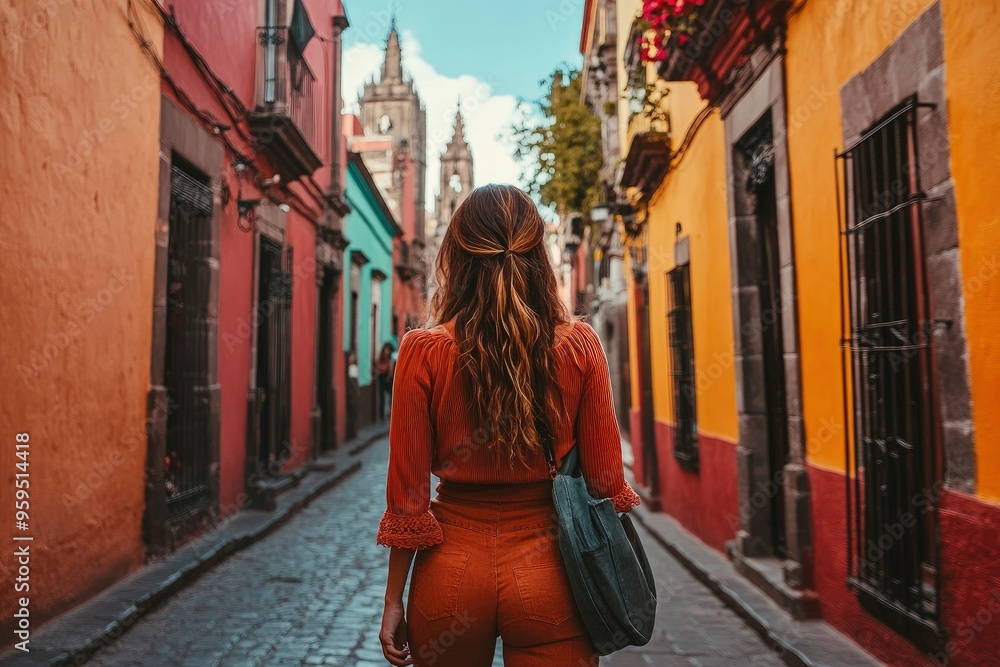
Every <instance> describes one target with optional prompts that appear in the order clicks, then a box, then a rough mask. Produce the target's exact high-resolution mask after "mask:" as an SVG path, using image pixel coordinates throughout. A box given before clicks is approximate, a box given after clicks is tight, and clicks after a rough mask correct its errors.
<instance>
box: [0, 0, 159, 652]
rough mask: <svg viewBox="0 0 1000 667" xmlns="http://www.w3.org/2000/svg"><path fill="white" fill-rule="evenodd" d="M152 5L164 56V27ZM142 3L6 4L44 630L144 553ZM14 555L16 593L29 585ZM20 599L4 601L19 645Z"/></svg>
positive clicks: (149, 96)
mask: <svg viewBox="0 0 1000 667" xmlns="http://www.w3.org/2000/svg"><path fill="white" fill-rule="evenodd" d="M136 7H138V8H140V9H139V11H140V13H141V14H142V17H143V23H144V26H145V29H146V30H147V33H148V34H147V38H148V39H149V40H150V42H151V44H152V45H153V48H155V49H157V50H159V49H160V48H161V44H162V41H163V37H162V32H161V29H160V27H159V25H158V23H157V19H156V18H154V17H153V16H152V15H150V14H147V13H145V11H144V10H142V9H141V8H142V7H143V5H142V3H137V4H136ZM125 8H126V2H125V0H94V1H93V2H88V3H83V4H80V3H68V2H58V3H52V2H42V1H41V0H37V1H29V2H21V3H13V4H12V3H4V4H3V6H2V7H0V18H2V20H3V23H4V25H5V26H7V27H8V28H9V29H10V32H9V33H7V34H6V35H5V37H4V45H3V48H0V71H2V72H4V77H3V78H4V81H5V85H6V87H7V91H6V94H4V95H3V96H2V97H0V145H2V146H3V151H4V154H5V155H7V156H16V157H15V159H14V161H13V162H11V161H8V162H6V164H5V165H4V168H3V174H2V179H0V183H2V186H0V187H2V190H0V197H2V199H3V202H4V211H3V216H2V217H0V266H2V267H3V269H4V270H3V280H0V303H3V317H2V318H0V340H2V341H3V351H4V354H3V359H4V362H3V375H2V378H0V379H2V386H3V400H2V401H0V424H2V426H3V429H2V433H3V435H2V437H3V439H4V441H5V442H4V446H3V447H2V448H0V449H2V451H3V455H2V459H0V460H2V466H3V479H4V483H3V488H2V492H0V507H2V508H3V511H4V512H7V513H8V514H7V515H6V516H7V520H9V521H13V508H14V499H13V488H14V472H15V470H14V461H15V459H14V457H13V452H14V447H13V442H14V434H15V433H17V432H22V431H23V432H28V433H29V434H30V438H31V440H30V442H31V449H30V452H31V453H30V455H29V459H28V460H29V468H28V471H29V473H30V478H29V481H30V487H29V492H30V494H31V495H30V500H29V502H30V508H29V512H30V515H29V516H30V530H29V531H28V533H27V534H30V535H33V536H34V541H33V542H31V543H30V544H31V547H30V550H31V554H32V556H33V557H32V559H31V573H30V582H29V584H30V586H31V589H30V591H29V592H28V593H27V594H26V595H27V596H28V597H29V598H30V610H31V619H32V623H33V627H35V628H37V623H38V622H40V621H41V620H43V619H44V618H46V617H47V616H48V615H50V614H51V613H52V610H54V609H58V610H63V609H65V608H67V607H68V606H69V605H70V604H72V603H74V602H76V601H79V600H80V599H82V598H84V597H86V596H87V595H89V594H91V593H93V592H96V591H98V590H100V589H102V588H103V587H104V586H106V585H108V584H109V583H111V582H112V581H114V580H117V579H118V578H120V577H122V576H124V575H126V574H128V573H129V572H130V571H132V570H134V569H135V568H137V567H138V566H140V565H141V563H142V561H143V554H144V548H143V542H142V534H141V522H142V515H143V509H144V495H143V485H144V481H145V472H144V468H145V458H146V439H145V431H144V420H145V417H146V392H147V391H148V389H149V365H150V361H149V359H150V344H151V341H150V338H151V331H152V295H153V263H154V250H155V243H154V225H155V222H156V207H157V196H158V179H159V159H158V153H159V127H160V120H159V111H160V79H159V75H158V73H157V71H156V69H155V68H154V66H153V65H152V63H151V62H150V60H149V59H148V58H147V57H146V56H145V55H144V54H143V52H142V50H141V48H140V46H139V44H138V42H137V39H136V37H135V36H134V35H133V34H132V32H131V31H130V29H129V27H128V24H127V22H126V13H125V12H126V9H125ZM12 568H13V562H12V556H11V550H5V555H4V556H3V557H2V560H0V577H2V582H0V585H2V587H3V588H4V590H7V591H8V592H9V591H11V590H12V589H11V583H10V580H11V577H12V575H13V569H12ZM14 602H15V598H14V596H13V595H4V596H3V597H2V602H0V616H2V618H3V620H2V621H0V625H2V630H3V637H4V639H3V642H2V643H3V645H9V644H10V643H11V640H12V638H13V635H12V634H10V632H9V630H10V627H11V626H10V620H11V614H12V610H13V607H12V604H13V603H14Z"/></svg>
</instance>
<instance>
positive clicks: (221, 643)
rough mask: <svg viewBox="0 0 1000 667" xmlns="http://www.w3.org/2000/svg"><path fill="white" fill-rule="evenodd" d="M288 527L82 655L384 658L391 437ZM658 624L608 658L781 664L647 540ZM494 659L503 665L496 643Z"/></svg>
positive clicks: (171, 660)
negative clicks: (645, 641)
mask: <svg viewBox="0 0 1000 667" xmlns="http://www.w3.org/2000/svg"><path fill="white" fill-rule="evenodd" d="M363 458H364V465H363V467H362V468H361V470H360V471H359V472H358V473H356V474H355V475H353V476H352V477H350V478H349V479H347V480H346V481H345V482H344V483H342V484H341V485H340V486H337V487H335V488H334V489H332V490H331V491H330V492H328V493H326V494H325V495H323V496H321V497H319V498H318V499H317V500H316V501H315V502H313V503H312V504H311V505H310V506H309V507H307V508H306V509H305V510H303V511H302V512H301V513H300V514H299V515H298V516H297V517H295V518H294V519H292V521H290V522H289V523H288V524H287V525H286V526H284V527H282V528H281V529H279V530H278V531H276V532H275V533H274V534H273V535H271V536H270V537H268V538H267V539H265V540H263V541H262V542H259V543H257V544H255V545H253V546H251V547H250V548H248V549H246V550H244V551H241V552H239V553H238V554H236V555H235V556H233V557H232V558H230V559H229V560H227V561H225V562H224V563H223V564H222V565H220V566H219V567H218V568H216V569H215V570H213V571H212V572H209V573H208V574H206V575H204V576H203V577H202V578H201V579H199V580H198V581H197V582H196V583H195V584H193V585H192V586H191V587H189V588H187V589H185V590H184V591H182V592H181V593H180V594H178V595H177V596H175V597H174V598H172V599H171V600H170V601H169V602H168V603H166V604H165V605H164V606H163V607H162V608H160V609H159V610H157V611H155V612H154V613H152V614H150V615H149V616H148V617H147V618H145V619H144V620H142V621H141V622H139V623H138V624H137V625H136V626H135V627H134V628H132V629H131V630H130V631H129V632H128V633H127V634H125V635H124V636H123V637H122V638H121V639H119V640H118V641H117V642H116V643H114V644H112V645H111V646H110V647H108V648H107V649H105V650H104V651H102V652H101V653H99V654H98V655H97V656H95V658H94V659H93V660H92V661H90V662H89V663H88V664H90V665H94V666H95V667H96V666H100V667H132V666H136V667H138V666H140V665H164V666H167V665H170V666H173V665H176V666H178V667H213V666H219V667H229V666H233V667H251V666H258V665H259V666H262V667H271V666H274V667H283V666H292V665H296V666H298V665H338V666H339V667H375V666H376V665H377V666H382V665H385V664H387V663H386V662H385V660H384V659H383V657H382V652H381V650H380V648H379V642H378V627H379V620H380V618H381V612H382V607H381V601H382V595H383V591H384V586H385V572H386V563H387V558H388V553H389V552H388V550H387V549H385V548H383V547H380V546H378V545H376V544H375V530H376V527H377V525H378V521H379V518H380V517H381V513H382V510H383V509H384V502H385V501H384V495H383V489H384V482H385V474H386V462H387V460H388V441H387V440H386V439H382V440H380V441H378V442H377V443H376V444H375V445H373V446H372V447H370V448H369V449H368V450H367V452H365V453H364V454H363ZM645 544H646V548H647V550H648V553H649V556H650V559H651V561H652V564H653V567H654V569H655V571H656V573H657V577H658V580H657V589H658V591H659V593H660V603H659V608H658V614H657V624H658V628H657V632H656V635H655V636H654V638H653V640H652V641H651V642H650V644H649V645H647V646H645V647H642V648H641V649H633V650H628V651H623V652H620V653H618V654H615V655H614V656H612V657H608V658H603V659H602V660H601V664H602V665H605V666H609V667H638V666H640V665H649V666H655V667H675V666H677V667H679V666H682V665H697V666H700V667H710V666H723V665H740V667H764V666H770V665H781V664H783V663H782V662H781V660H780V659H779V658H778V657H777V656H776V655H774V654H773V653H772V652H770V651H769V650H768V648H767V646H765V645H764V644H763V643H762V642H761V641H760V639H759V638H758V637H757V635H755V634H754V633H753V632H752V631H751V630H749V629H748V628H746V627H745V626H744V625H743V623H742V621H741V620H740V619H739V618H738V617H737V616H736V615H735V614H733V613H732V612H731V611H730V610H729V609H727V608H726V607H725V606H723V604H722V603H721V602H719V601H718V600H717V599H716V598H715V597H714V596H713V595H712V594H711V593H710V592H709V591H708V590H707V589H705V588H704V587H703V586H702V585H701V584H700V583H699V582H698V581H697V580H695V579H694V578H693V577H691V576H690V575H689V574H688V573H687V572H686V571H685V570H684V569H683V568H682V567H681V566H680V565H679V564H678V563H677V562H676V561H675V560H674V559H673V558H671V557H670V556H669V555H668V554H667V553H666V552H665V551H664V550H663V549H662V548H660V547H659V546H658V544H657V543H656V542H654V541H653V540H652V539H651V538H649V537H647V538H646V539H645ZM496 656H497V657H496V659H495V661H494V665H496V666H499V665H502V660H501V658H500V646H499V644H498V647H497V654H496Z"/></svg>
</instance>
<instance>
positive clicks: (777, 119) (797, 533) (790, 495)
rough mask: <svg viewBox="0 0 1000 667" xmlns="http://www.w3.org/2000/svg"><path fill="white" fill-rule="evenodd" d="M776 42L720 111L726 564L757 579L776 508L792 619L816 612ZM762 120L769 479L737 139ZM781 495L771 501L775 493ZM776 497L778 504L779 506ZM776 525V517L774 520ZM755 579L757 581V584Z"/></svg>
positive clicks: (748, 200) (754, 263)
mask: <svg viewBox="0 0 1000 667" xmlns="http://www.w3.org/2000/svg"><path fill="white" fill-rule="evenodd" d="M783 54H784V49H783V42H782V37H781V35H780V34H779V35H777V36H776V37H775V40H774V42H772V43H770V44H765V45H761V46H760V47H758V52H757V53H756V54H755V57H754V58H751V62H752V63H753V64H754V66H753V67H750V68H747V69H746V70H745V71H744V72H743V73H742V77H743V78H742V80H741V81H739V82H737V83H735V84H734V85H733V91H734V96H733V98H732V99H730V100H727V101H726V102H724V103H723V104H722V105H721V108H722V111H723V120H724V123H725V134H726V145H727V147H728V158H727V160H726V172H727V174H726V176H727V183H728V190H729V193H728V194H729V196H728V197H727V198H726V199H727V202H728V207H729V250H730V261H731V263H732V266H731V280H732V295H733V298H732V308H733V327H734V331H733V344H734V351H735V370H736V409H737V413H738V414H737V420H738V432H739V442H738V445H737V448H736V470H737V480H738V489H739V491H738V494H739V495H738V501H739V530H738V532H737V534H736V540H735V545H734V547H735V548H734V556H735V557H736V564H737V567H738V569H740V570H741V571H742V572H743V573H744V574H747V575H748V576H753V575H755V574H758V575H759V573H760V570H758V569H757V568H756V566H755V565H754V563H753V561H752V559H755V558H768V557H774V556H775V555H776V554H775V552H774V546H773V545H774V533H775V531H774V526H773V525H772V503H774V502H782V503H783V510H784V512H783V513H784V520H785V527H784V528H785V558H784V560H783V561H782V568H781V579H782V581H781V582H777V583H780V584H782V585H783V587H784V588H785V589H790V592H788V594H787V595H783V596H782V598H783V600H782V602H783V603H784V604H786V605H792V606H793V607H794V613H795V614H797V615H801V616H811V615H814V614H816V613H818V608H817V607H816V606H815V604H814V601H813V600H812V599H811V598H809V599H806V598H805V597H801V596H798V595H797V594H796V593H795V591H801V590H805V589H809V588H811V586H812V531H811V521H810V491H809V477H808V473H807V471H806V466H805V453H806V452H805V438H804V435H803V427H802V390H801V377H800V368H799V349H800V347H799V334H798V306H797V287H796V269H795V253H794V238H793V228H792V216H791V195H790V183H789V167H788V146H787V142H786V137H787V124H786V100H785V69H784V68H785V63H784V55H783ZM768 114H770V119H771V132H772V136H771V146H772V149H773V157H772V158H771V159H772V167H771V168H772V169H773V179H774V198H775V217H776V220H777V226H778V229H777V233H778V262H779V266H780V273H781V284H780V293H781V312H780V313H772V314H771V317H775V318H776V317H780V318H781V326H782V337H783V340H782V342H783V348H784V350H783V352H784V354H783V365H784V372H785V398H786V404H785V413H786V428H787V434H788V462H787V463H786V464H785V466H784V467H783V469H782V470H780V471H777V472H774V473H772V471H771V462H770V443H769V438H768V426H767V421H768V417H767V405H766V401H765V398H764V391H763V389H764V372H765V368H764V358H763V344H762V340H761V336H759V335H758V333H759V328H760V326H761V325H762V319H763V318H762V315H761V312H760V295H759V284H760V271H761V267H760V266H759V264H760V251H759V247H758V244H759V239H758V234H757V226H758V221H757V215H756V211H755V206H756V202H755V201H754V200H755V198H754V197H753V196H752V195H751V194H750V193H749V192H748V190H747V188H746V178H747V170H746V168H745V166H744V164H743V158H742V155H741V151H740V149H739V148H738V147H737V144H739V142H740V140H741V139H743V138H744V137H745V136H746V135H747V133H748V132H749V131H750V130H751V129H752V128H754V127H755V126H756V125H757V123H758V122H759V121H761V120H762V119H763V118H764V116H766V115H768ZM779 489H780V490H781V491H782V492H783V493H778V490H779ZM781 496H783V498H782V497H781ZM776 514H778V515H779V516H780V514H781V513H780V512H778V513H776ZM757 578H758V579H759V578H760V577H757Z"/></svg>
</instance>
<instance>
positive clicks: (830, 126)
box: [787, 0, 1000, 500]
mask: <svg viewBox="0 0 1000 667" xmlns="http://www.w3.org/2000/svg"><path fill="white" fill-rule="evenodd" d="M931 4H932V0H910V1H908V2H902V3H885V2H880V1H878V0H837V1H836V2H834V1H832V0H828V1H826V2H809V3H805V4H804V5H803V7H802V10H801V11H800V12H799V13H797V14H795V15H794V16H792V17H791V18H790V19H789V26H788V43H787V46H788V59H787V96H788V119H789V127H788V149H789V162H790V167H791V185H792V217H793V220H794V223H795V251H796V264H797V266H798V267H799V271H798V281H799V284H798V289H799V293H800V294H804V295H809V298H801V299H800V300H799V336H800V341H801V346H802V356H801V360H802V384H803V397H802V399H803V413H804V419H805V428H806V439H807V447H808V457H809V459H810V462H811V463H813V464H815V465H819V466H822V467H825V468H827V469H832V470H844V467H845V466H844V451H843V432H842V427H843V416H842V399H841V388H840V380H839V378H840V346H839V335H840V314H839V311H838V308H837V306H836V304H837V303H838V302H839V292H838V288H837V281H838V257H837V253H836V252H835V251H834V250H832V249H835V248H836V247H837V243H838V238H837V220H836V215H837V205H838V201H837V195H836V190H835V181H834V165H833V155H832V154H833V150H834V148H841V147H842V133H841V120H840V119H841V108H840V88H841V86H842V85H843V84H844V83H845V82H846V81H847V80H848V79H849V78H850V77H851V76H853V75H854V74H855V73H857V72H859V71H861V70H863V69H864V68H866V67H867V66H868V65H869V64H871V62H872V61H874V60H875V59H876V58H877V57H878V56H879V54H881V53H882V52H883V51H884V50H885V49H886V48H887V47H888V46H889V45H890V44H892V42H893V41H895V40H896V38H898V37H899V35H900V33H902V32H903V31H904V30H905V29H906V28H907V26H909V25H910V23H912V22H913V21H914V20H915V19H916V18H917V17H918V16H919V15H920V14H921V13H923V12H924V11H925V10H926V9H927V8H928V7H929V6H930V5H931ZM941 8H942V15H943V22H944V44H945V76H944V79H945V85H946V91H947V98H948V113H949V129H950V141H951V168H952V177H953V179H954V181H955V193H956V209H957V214H958V236H959V252H960V260H961V272H962V283H963V284H962V287H963V296H964V299H965V327H966V335H967V337H968V352H969V369H970V375H971V378H970V379H971V389H972V402H973V419H974V422H975V429H976V430H975V434H974V436H975V443H976V457H977V478H978V480H977V483H978V495H979V496H981V497H983V498H988V499H991V500H1000V413H998V412H997V411H996V410H995V409H993V407H992V404H993V403H994V402H995V399H996V397H997V396H998V395H1000V348H998V347H997V345H996V344H995V342H994V340H993V338H994V336H993V335H992V329H993V328H994V323H995V322H996V313H998V312H1000V280H998V278H1000V256H998V255H1000V252H998V248H1000V216H998V214H997V212H996V205H995V202H994V198H993V197H992V190H994V189H995V188H994V187H993V185H992V181H991V178H990V176H989V175H991V174H993V173H995V172H996V171H997V168H998V167H1000V164H998V162H1000V157H998V156H1000V152H998V151H1000V117H998V116H997V114H996V113H993V112H992V110H993V109H995V108H996V106H997V104H1000V43H998V42H997V40H995V39H990V38H985V37H983V36H982V26H985V25H992V23H993V22H995V21H996V20H997V19H998V18H1000V6H998V5H997V4H996V3H995V2H993V1H992V0H971V1H970V0H942V4H941ZM861 17H863V18H861ZM830 53H836V54H837V57H836V58H831V57H829V54H830ZM831 378H833V380H831Z"/></svg>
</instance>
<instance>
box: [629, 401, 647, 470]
mask: <svg viewBox="0 0 1000 667" xmlns="http://www.w3.org/2000/svg"><path fill="white" fill-rule="evenodd" d="M628 426H629V444H630V445H631V447H632V474H633V475H634V476H635V478H636V479H637V480H639V482H640V483H643V484H644V483H645V477H646V460H645V458H644V457H643V453H642V411H641V410H636V409H634V408H633V409H631V410H629V411H628Z"/></svg>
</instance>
